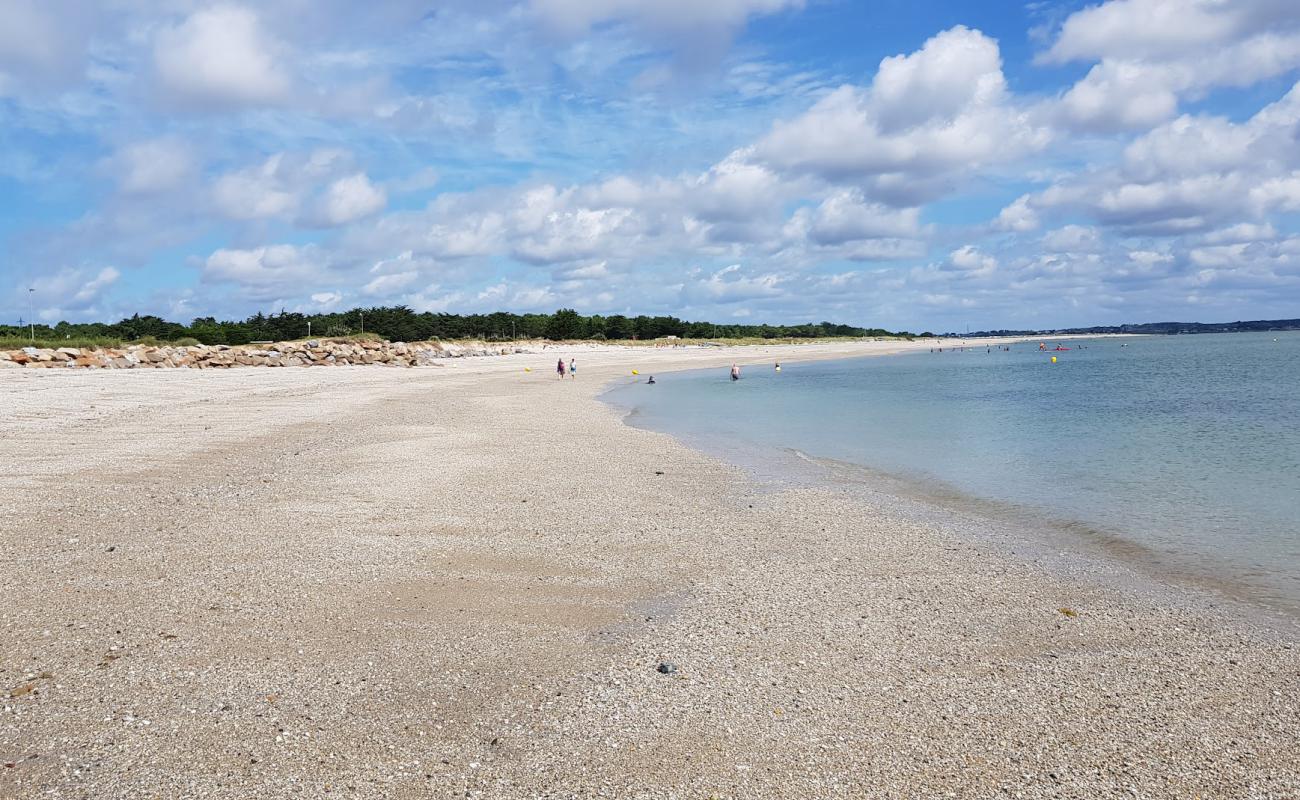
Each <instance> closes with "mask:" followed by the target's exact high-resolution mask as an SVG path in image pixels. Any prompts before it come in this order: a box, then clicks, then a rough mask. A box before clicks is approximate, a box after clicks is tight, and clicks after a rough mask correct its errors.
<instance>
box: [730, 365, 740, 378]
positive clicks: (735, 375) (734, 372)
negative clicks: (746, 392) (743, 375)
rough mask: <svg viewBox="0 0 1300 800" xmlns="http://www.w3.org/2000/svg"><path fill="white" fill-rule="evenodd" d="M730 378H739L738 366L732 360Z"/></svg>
mask: <svg viewBox="0 0 1300 800" xmlns="http://www.w3.org/2000/svg"><path fill="white" fill-rule="evenodd" d="M731 379H732V380H733V381H738V380H740V367H739V366H737V365H736V363H735V362H734V361H733V362H732V364H731Z"/></svg>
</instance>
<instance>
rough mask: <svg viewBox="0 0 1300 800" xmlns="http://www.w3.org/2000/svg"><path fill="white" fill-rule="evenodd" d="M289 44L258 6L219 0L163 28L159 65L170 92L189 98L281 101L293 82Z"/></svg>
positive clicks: (224, 102)
mask: <svg viewBox="0 0 1300 800" xmlns="http://www.w3.org/2000/svg"><path fill="white" fill-rule="evenodd" d="M283 47H284V46H283V45H282V44H280V43H279V42H278V41H277V40H276V39H274V38H273V37H271V36H270V35H268V34H267V33H266V32H265V31H264V30H263V29H262V26H261V23H260V21H259V19H258V16H257V14H256V13H255V12H254V11H253V10H252V9H250V8H246V7H243V6H237V5H215V6H211V7H209V8H204V9H201V10H199V11H196V12H194V13H193V14H191V15H190V16H189V17H188V18H186V19H185V20H184V21H183V22H181V23H180V24H179V25H175V26H171V27H165V28H163V29H162V30H160V31H159V32H158V34H157V38H156V39H155V42H154V67H155V69H156V71H157V76H158V80H159V82H160V83H161V85H162V87H163V88H164V89H165V90H166V91H167V93H168V94H169V95H170V96H172V97H173V98H174V99H176V100H178V101H180V102H182V103H185V104H189V105H195V106H208V105H216V106H219V107H222V108H225V107H232V106H233V107H241V106H270V105H279V104H281V103H284V102H286V101H287V100H288V99H289V94H290V87H291V85H292V81H291V79H290V77H289V74H288V72H287V71H286V69H285V68H284V66H283V64H282V63H281V59H280V57H281V51H282V50H283Z"/></svg>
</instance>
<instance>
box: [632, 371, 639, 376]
mask: <svg viewBox="0 0 1300 800" xmlns="http://www.w3.org/2000/svg"><path fill="white" fill-rule="evenodd" d="M632 374H633V375H640V374H641V373H639V372H637V371H636V370H632Z"/></svg>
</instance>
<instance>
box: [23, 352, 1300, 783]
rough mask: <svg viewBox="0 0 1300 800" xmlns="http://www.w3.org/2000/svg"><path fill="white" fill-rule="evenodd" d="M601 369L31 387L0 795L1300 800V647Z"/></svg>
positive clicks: (113, 377)
mask: <svg viewBox="0 0 1300 800" xmlns="http://www.w3.org/2000/svg"><path fill="white" fill-rule="evenodd" d="M776 347H779V346H776ZM557 349H559V348H557ZM794 349H796V350H797V349H803V348H800V346H795V348H794ZM577 352H578V357H579V364H580V377H579V379H578V380H577V381H567V380H566V381H565V382H560V381H558V380H556V379H555V378H554V377H553V376H550V375H546V374H545V373H544V372H542V371H541V368H542V367H545V364H546V359H549V358H550V355H547V354H543V355H532V356H527V357H524V356H505V357H500V358H492V359H475V360H463V361H457V362H454V363H450V364H448V365H447V367H446V368H445V369H439V370H427V371H421V370H376V371H367V370H364V369H361V368H355V367H340V368H336V369H332V370H319V371H318V370H302V371H294V370H291V371H284V370H279V371H277V370H266V371H261V370H240V371H235V372H207V371H205V372H203V373H201V374H194V373H190V374H186V373H185V372H180V371H169V372H162V371H145V372H140V373H136V372H133V371H126V372H122V373H98V374H83V375H79V376H67V375H65V376H64V377H62V378H56V379H51V378H48V377H46V378H45V379H43V380H42V379H40V378H36V379H24V380H18V381H15V382H13V383H11V384H10V385H11V386H13V387H14V388H15V391H13V392H9V393H6V394H7V396H6V397H3V398H0V412H4V413H3V414H2V415H0V434H3V436H2V437H0V455H3V456H4V457H5V458H6V459H7V461H8V463H10V464H11V465H12V469H11V473H10V474H9V475H8V476H6V477H5V478H3V479H0V501H3V502H5V503H6V504H7V505H10V506H11V507H13V508H14V509H15V512H14V513H13V514H11V515H7V516H6V517H5V518H4V519H0V543H3V545H4V547H5V552H6V553H7V557H8V561H9V563H8V575H9V577H10V579H9V581H8V582H7V584H6V585H5V586H4V587H3V589H2V590H0V591H2V592H3V594H2V595H0V608H5V609H8V610H6V611H3V612H0V683H3V688H5V689H6V690H8V691H10V692H11V693H12V691H13V690H14V688H15V687H16V688H18V689H22V688H23V687H26V686H28V685H29V684H34V685H33V687H32V688H31V689H29V690H27V691H24V692H22V693H21V694H20V695H18V696H13V697H10V698H8V699H6V700H5V705H6V706H7V708H6V710H5V711H4V713H3V714H0V762H3V763H5V764H13V765H14V766H12V767H8V766H4V767H0V796H5V797H9V796H14V797H22V798H25V797H36V796H49V795H53V796H102V797H126V796H131V795H134V794H139V793H141V792H154V793H158V794H162V795H164V796H174V797H200V796H203V797H243V796H248V795H250V794H253V793H257V794H260V795H262V796H267V797H314V796H321V797H326V796H329V797H333V796H345V797H353V796H355V797H402V798H404V797H416V796H428V795H430V794H432V795H434V796H443V795H447V794H452V793H456V794H459V795H462V796H463V795H464V794H465V793H466V792H468V793H470V795H471V796H474V797H536V796H540V795H544V794H548V793H549V794H551V795H558V796H566V797H570V796H572V797H596V796H602V795H604V796H611V795H616V796H629V797H646V798H657V797H665V798H667V797H707V796H709V795H710V794H712V795H716V796H719V797H728V798H731V797H760V796H761V797H790V798H795V797H799V798H802V797H809V796H819V797H822V796H824V797H885V796H911V795H917V794H942V793H945V792H957V793H959V794H964V795H990V794H997V793H999V792H1007V793H1015V792H1019V793H1022V794H1024V795H1025V796H1046V795H1059V794H1066V795H1077V796H1110V795H1122V794H1130V795H1131V794H1133V793H1137V794H1138V795H1139V796H1143V797H1186V796H1191V795H1193V794H1195V793H1201V794H1209V795H1212V796H1216V797H1242V798H1244V797H1248V796H1256V797H1259V796H1262V797H1286V796H1291V795H1294V794H1295V793H1296V792H1297V791H1300V757H1298V756H1297V755H1296V754H1295V753H1294V752H1293V751H1294V742H1295V741H1296V739H1297V736H1300V723H1297V712H1300V708H1298V707H1297V695H1298V694H1300V692H1298V691H1297V690H1298V689H1300V653H1298V652H1297V651H1296V649H1295V643H1294V642H1276V641H1273V640H1268V639H1265V638H1263V637H1261V636H1260V635H1258V633H1257V632H1253V631H1252V630H1251V629H1250V628H1249V626H1232V627H1230V628H1227V629H1220V628H1219V627H1217V626H1216V625H1215V624H1213V623H1212V621H1211V620H1210V619H1208V618H1206V617H1204V616H1203V615H1202V614H1201V613H1200V612H1199V611H1197V610H1195V609H1189V608H1186V607H1179V606H1178V605H1176V604H1163V603H1161V602H1160V601H1159V600H1158V599H1156V600H1152V599H1151V598H1144V597H1132V596H1127V595H1124V594H1122V593H1117V592H1114V591H1111V590H1107V589H1105V588H1104V587H1098V586H1094V585H1089V584H1088V583H1086V582H1084V581H1080V580H1069V579H1064V578H1062V577H1060V576H1056V575H1053V574H1051V572H1050V571H1048V570H1046V569H1044V568H1043V567H1042V566H1041V565H1036V564H1034V563H1033V562H1032V561H1031V560H1029V559H1011V558H1008V557H1006V556H1005V555H1001V554H997V553H993V552H990V551H989V550H988V549H987V548H981V547H979V546H977V545H974V544H972V543H970V542H966V541H963V540H962V539H961V538H960V537H954V536H952V535H951V534H950V533H949V532H945V530H944V529H943V528H942V526H939V525H936V524H934V523H933V522H928V521H926V520H924V519H912V518H909V517H908V516H907V515H906V514H901V513H899V510H898V509H896V508H890V507H888V506H887V505H885V506H881V505H874V504H872V503H871V502H870V501H869V499H866V500H864V499H863V498H855V497H851V496H848V495H846V494H845V493H842V492H836V491H833V490H827V489H824V488H813V489H808V488H793V489H784V490H777V491H763V490H761V489H760V487H758V486H756V485H755V484H754V483H753V482H752V481H751V480H750V479H749V477H748V476H747V475H745V474H744V472H743V471H742V470H740V469H739V468H736V467H734V466H731V465H728V464H725V463H723V462H721V461H718V460H717V459H714V458H711V457H709V456H707V455H704V454H701V453H699V452H696V451H694V450H692V449H690V448H688V447H687V446H685V445H683V444H681V443H680V442H678V441H677V440H676V439H674V438H673V437H671V436H669V435H667V434H658V433H653V432H648V431H644V430H638V429H635V428H631V427H628V426H626V425H624V423H623V421H622V419H621V415H620V414H618V413H617V412H616V411H615V410H614V409H613V408H611V407H609V406H608V405H607V404H605V403H603V402H601V401H600V400H599V399H598V394H599V392H600V390H601V387H602V386H603V385H604V384H605V383H606V382H608V381H616V380H618V379H619V377H620V376H624V377H627V376H628V371H629V370H630V369H631V368H637V369H640V370H641V371H642V373H643V374H645V371H646V370H647V369H654V370H663V371H667V370H668V369H669V368H672V367H681V366H683V365H685V368H689V366H690V365H696V366H701V367H706V366H718V365H720V364H721V365H725V364H726V363H729V362H730V361H732V360H737V361H741V358H737V355H738V354H737V353H736V352H735V351H733V350H730V349H728V351H724V352H722V353H710V352H708V351H703V352H683V351H681V350H678V351H677V352H676V353H673V352H671V351H667V352H665V351H660V352H658V353H656V352H655V351H653V350H651V351H649V352H637V351H612V352H597V351H591V352H586V353H585V354H584V352H583V351H577ZM805 352H806V350H805ZM861 352H862V351H861V350H858V351H856V352H850V354H849V355H856V354H860V353H861ZM773 353H777V354H778V355H779V356H780V358H781V359H783V360H786V359H789V360H794V359H796V358H798V356H797V355H796V354H795V353H794V352H791V353H783V352H778V351H776V350H775V348H774V347H773V346H767V347H764V348H763V349H762V352H758V353H753V354H752V355H747V356H745V358H746V359H747V360H745V361H743V362H742V363H754V362H755V361H767V360H770V359H771V358H772V355H773ZM837 354H838V357H844V356H843V354H842V350H839V349H837V348H828V349H826V350H819V351H818V355H819V356H825V357H830V358H833V357H837ZM528 365H531V366H532V367H534V368H535V369H537V370H538V371H537V372H533V373H527V374H526V373H524V372H523V367H524V366H528ZM41 372H42V373H43V372H45V371H41ZM8 374H16V375H21V374H24V373H20V372H16V371H15V372H14V373H8ZM195 378H198V379H199V380H195ZM110 548H111V549H110ZM1066 610H1068V611H1070V612H1071V613H1068V614H1067V613H1066ZM661 663H671V664H672V665H673V666H674V667H675V670H674V671H671V672H670V673H669V674H662V673H660V672H658V671H657V666H658V665H659V664H661ZM46 674H48V675H49V677H41V676H42V675H46ZM28 676H31V677H28Z"/></svg>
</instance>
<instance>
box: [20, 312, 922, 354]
mask: <svg viewBox="0 0 1300 800" xmlns="http://www.w3.org/2000/svg"><path fill="white" fill-rule="evenodd" d="M33 334H34V335H35V338H36V340H37V342H36V343H37V345H38V346H41V345H45V346H54V347H64V346H70V347H90V346H104V347H111V346H116V345H118V344H121V343H123V342H149V341H157V342H171V343H176V342H178V341H180V340H182V339H188V340H192V341H195V342H198V343H202V344H228V345H240V344H248V343H249V342H262V341H292V340H296V339H303V338H306V337H309V336H317V337H331V338H336V337H358V338H360V337H362V335H363V334H364V335H367V336H373V337H381V338H384V339H388V340H390V341H406V342H414V341H427V340H434V339H450V340H455V339H479V340H483V341H489V342H492V341H496V342H504V341H511V340H515V339H549V340H552V341H563V340H574V339H595V340H650V339H661V338H664V337H669V336H672V337H677V338H680V339H693V340H709V339H727V340H735V339H752V340H771V339H824V338H837V337H859V338H860V337H886V336H890V337H892V336H898V337H911V336H912V335H913V334H910V333H908V332H906V331H903V332H891V331H887V330H884V329H882V328H860V327H855V326H852V325H838V324H835V323H832V322H819V323H808V324H805V325H735V324H717V323H712V322H688V321H686V320H682V319H678V318H677V317H671V316H654V317H652V316H645V315H641V316H636V317H628V316H624V315H620V314H615V315H611V316H602V315H599V314H592V315H583V314H579V313H578V312H577V311H574V310H573V309H568V308H562V309H560V310H558V311H556V312H555V313H554V314H511V313H507V312H503V311H502V312H496V313H492V314H443V313H433V312H423V313H421V312H416V311H413V310H412V309H410V308H407V307H406V306H384V307H374V308H354V309H352V310H350V311H341V312H337V313H329V314H301V313H298V312H295V311H281V312H279V313H278V314H271V315H266V314H262V313H257V314H254V315H253V316H251V317H248V318H247V319H243V320H237V321H235V320H223V321H218V320H217V319H216V318H215V317H199V318H197V319H194V320H192V321H191V322H190V323H189V324H188V325H185V324H182V323H178V322H171V321H168V320H165V319H163V318H162V317H157V316H152V315H143V316H142V315H140V314H136V315H135V316H133V317H130V318H128V319H124V320H122V321H120V322H116V323H103V322H85V323H70V322H60V323H58V324H57V325H35V326H18V325H0V347H23V346H25V345H28V344H30V343H31V338H32V336H33ZM69 342H76V344H69Z"/></svg>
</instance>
